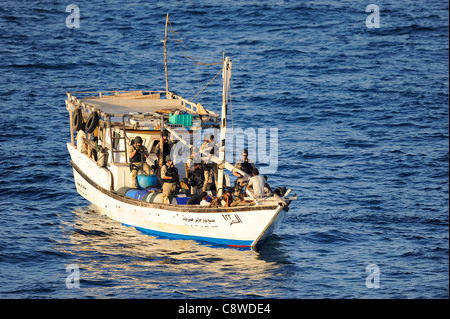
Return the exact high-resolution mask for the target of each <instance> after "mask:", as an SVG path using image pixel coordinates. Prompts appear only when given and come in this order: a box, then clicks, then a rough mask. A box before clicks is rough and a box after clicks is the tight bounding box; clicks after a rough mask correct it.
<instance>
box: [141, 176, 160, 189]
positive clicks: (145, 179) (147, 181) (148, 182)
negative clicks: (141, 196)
mask: <svg viewBox="0 0 450 319" xmlns="http://www.w3.org/2000/svg"><path fill="white" fill-rule="evenodd" d="M137 181H138V185H139V188H141V189H144V188H147V187H150V186H157V185H158V180H157V179H156V175H148V176H147V175H142V174H141V175H138V176H137Z"/></svg>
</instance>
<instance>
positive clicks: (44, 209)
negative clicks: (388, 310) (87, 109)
mask: <svg viewBox="0 0 450 319" xmlns="http://www.w3.org/2000/svg"><path fill="white" fill-rule="evenodd" d="M71 3H73V4H76V5H77V6H78V7H79V10H80V20H79V22H80V24H79V28H69V27H68V26H67V24H66V19H67V17H68V16H69V15H70V14H71V13H70V12H66V6H67V5H69V4H71ZM369 3H370V2H364V1H349V0H348V1H283V0H279V1H277V0H273V1H232V0H230V1H228V0H225V1H216V0H213V1H188V2H184V1H75V0H73V1H72V2H70V1H69V2H67V1H56V2H50V1H4V0H2V1H0V30H1V32H0V59H1V63H0V74H1V77H0V128H1V129H0V145H1V147H0V190H1V191H0V298H6V299H10V298H17V299H22V298H63V299H64V298H81V299H84V298H117V299H123V298H149V299H152V298H162V299H166V298H182V299H185V298H275V299H293V298H295V299H322V298H330V299H338V298H339V299H340V298H358V299H359V298H361V299H365V298H368V299H370V298H377V299H378V298H380V299H416V298H425V299H431V298H433V299H444V298H445V299H446V298H449V271H448V270H449V227H448V225H449V62H448V59H449V24H448V21H449V13H448V10H449V7H448V2H446V1H431V2H430V1H407V0H403V1H392V0H380V1H376V2H374V3H375V4H377V5H378V7H379V14H380V26H379V28H368V27H367V25H366V18H367V17H368V16H369V15H370V14H371V13H370V12H369V13H368V12H366V11H365V9H366V6H367V5H368V4H369ZM167 12H169V13H170V21H171V27H172V30H175V31H177V32H178V33H170V36H169V38H170V40H171V41H170V43H169V47H168V50H169V53H168V61H169V62H168V65H169V83H170V88H171V90H173V91H175V92H177V93H178V94H180V95H181V96H185V97H186V98H188V99H190V98H192V97H194V95H195V94H196V93H197V92H198V91H200V89H202V88H203V87H204V86H205V85H206V84H207V83H208V82H209V81H210V80H211V79H212V78H213V76H214V75H215V74H217V72H219V70H220V66H219V65H212V66H205V65H197V64H193V63H192V59H190V58H184V57H183V56H192V57H194V58H195V60H196V61H200V62H203V63H216V62H220V61H221V59H222V53H223V52H226V54H227V56H230V57H231V59H232V61H233V73H232V79H231V91H232V107H233V122H234V123H233V125H234V127H235V128H236V129H237V128H241V129H247V128H254V129H255V130H257V129H258V128H266V129H269V128H276V129H277V130H278V131H277V132H278V146H277V147H278V164H277V171H276V173H273V174H269V175H268V177H269V182H270V184H271V185H272V186H275V187H277V186H287V187H290V188H292V189H293V192H294V193H297V195H298V196H299V200H298V201H296V202H293V203H292V205H291V209H290V211H289V212H288V214H287V216H286V218H285V220H284V222H283V225H282V226H281V227H280V228H279V229H278V230H277V231H276V232H275V233H274V234H273V235H272V236H271V237H270V238H269V239H268V240H267V241H266V243H265V244H264V245H263V246H261V247H260V248H258V249H257V250H255V251H254V250H238V249H226V248H220V247H211V246H209V245H204V244H199V243H196V242H194V241H182V240H168V239H161V238H155V237H152V236H148V235H145V234H143V233H141V232H139V231H137V230H136V229H134V228H132V227H126V226H124V225H122V224H120V223H118V222H115V221H112V220H110V219H109V218H107V217H105V216H103V215H100V214H99V213H98V212H97V211H95V209H94V208H93V207H91V206H90V205H89V203H88V202H87V201H86V200H84V199H83V198H82V197H81V196H80V195H78V194H77V192H76V189H75V185H74V182H73V174H72V168H71V166H70V158H69V154H68V152H67V149H66V143H67V142H68V141H70V132H69V116H68V112H67V111H66V109H65V104H64V99H65V92H66V91H80V90H94V91H100V90H115V89H122V90H126V89H153V90H162V89H164V88H165V87H164V86H165V79H164V69H163V45H162V42H161V40H163V39H164V24H165V16H166V13H167ZM70 22H71V20H69V25H70ZM72 22H73V21H72ZM174 38H175V39H178V40H182V41H183V42H180V41H177V42H174V41H173V39H174ZM194 101H196V102H201V103H202V104H203V105H204V106H205V107H206V108H209V109H212V110H214V111H216V112H219V111H220V105H221V81H220V77H218V78H217V79H216V80H215V81H213V82H212V84H211V85H210V86H209V87H208V88H207V89H205V91H203V92H202V94H200V95H199V96H198V97H197V98H196V99H195V100H194ZM261 166H262V167H264V165H262V164H261ZM71 267H72V268H71ZM73 267H76V268H77V269H78V270H79V275H80V281H79V285H78V286H74V285H72V286H71V285H70V284H71V283H74V282H71V281H70V280H68V279H70V278H71V277H70V276H71V275H73V274H74V272H71V271H70V270H71V269H74V268H73ZM375 270H377V272H375ZM375 277H377V278H375Z"/></svg>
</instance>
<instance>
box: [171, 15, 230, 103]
mask: <svg viewBox="0 0 450 319" xmlns="http://www.w3.org/2000/svg"><path fill="white" fill-rule="evenodd" d="M168 23H169V26H170V29H171V30H170V35H171V37H172V40H173V41H174V42H175V44H176V46H177V48H178V49H179V50H180V52H181V56H182V57H183V58H185V59H186V60H188V61H190V62H191V63H193V64H194V65H196V66H198V65H205V66H211V65H218V64H222V63H223V62H217V63H205V62H200V61H198V60H196V59H195V58H194V57H193V54H192V53H191V50H189V48H188V47H187V45H186V43H185V42H184V41H183V40H182V39H181V38H180V36H178V39H176V38H175V34H178V32H177V31H175V30H174V28H173V26H172V23H171V22H170V19H169V20H168ZM180 44H183V46H184V49H183V48H182V47H181V45H180ZM183 50H184V51H183ZM185 52H186V53H187V54H186V53H185ZM222 69H223V67H222V68H221V69H220V71H219V73H217V74H216V76H214V78H213V79H212V80H211V81H209V82H208V84H206V85H205V87H203V88H202V89H201V90H200V91H199V92H198V93H197V94H196V95H195V96H194V97H193V98H192V99H190V100H189V102H192V100H194V99H195V98H196V97H197V96H198V95H199V94H200V93H201V92H202V91H203V90H204V89H206V87H207V86H208V85H210V84H211V82H212V81H214V79H215V78H216V77H217V76H218V75H219V74H220V72H222ZM196 71H197V81H198V85H199V87H200V80H199V77H200V76H199V70H198V68H196Z"/></svg>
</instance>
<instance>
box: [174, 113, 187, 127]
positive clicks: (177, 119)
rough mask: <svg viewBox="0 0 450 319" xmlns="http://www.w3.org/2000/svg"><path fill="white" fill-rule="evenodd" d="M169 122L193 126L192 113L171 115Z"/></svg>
mask: <svg viewBox="0 0 450 319" xmlns="http://www.w3.org/2000/svg"><path fill="white" fill-rule="evenodd" d="M169 122H170V123H172V124H181V125H184V126H192V114H174V115H172V116H170V117H169Z"/></svg>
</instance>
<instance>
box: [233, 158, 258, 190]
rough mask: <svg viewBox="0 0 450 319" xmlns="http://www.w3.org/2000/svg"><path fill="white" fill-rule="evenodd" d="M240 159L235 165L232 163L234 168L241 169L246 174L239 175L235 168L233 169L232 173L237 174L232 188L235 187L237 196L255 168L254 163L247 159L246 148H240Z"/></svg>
mask: <svg viewBox="0 0 450 319" xmlns="http://www.w3.org/2000/svg"><path fill="white" fill-rule="evenodd" d="M241 155H242V160H240V161H238V162H237V163H236V165H234V167H235V168H237V169H239V170H241V171H243V172H244V173H246V174H247V175H244V176H243V175H241V174H240V173H238V172H237V171H236V170H233V175H234V176H237V177H238V179H237V180H236V181H235V182H234V188H235V195H236V196H239V194H240V193H241V191H242V189H243V188H244V187H245V186H246V185H247V184H248V181H249V178H250V176H251V175H252V172H253V169H255V168H256V166H255V164H253V162H252V161H250V160H249V159H248V150H247V149H243V150H242V153H241Z"/></svg>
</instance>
